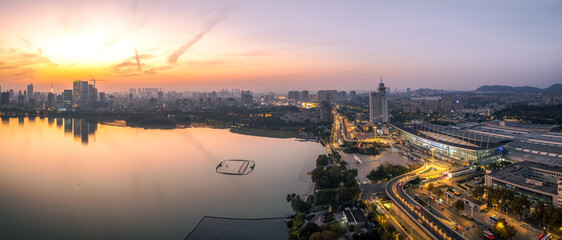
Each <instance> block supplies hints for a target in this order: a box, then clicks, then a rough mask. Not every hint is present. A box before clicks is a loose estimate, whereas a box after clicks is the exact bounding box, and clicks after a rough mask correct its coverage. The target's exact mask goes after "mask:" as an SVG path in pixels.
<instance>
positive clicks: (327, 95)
mask: <svg viewBox="0 0 562 240" xmlns="http://www.w3.org/2000/svg"><path fill="white" fill-rule="evenodd" d="M317 94H318V103H319V104H320V103H321V102H328V103H334V102H336V101H337V100H339V97H340V94H339V92H338V91H337V90H320V91H318V92H317Z"/></svg>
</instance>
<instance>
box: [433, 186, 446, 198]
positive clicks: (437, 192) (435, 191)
mask: <svg viewBox="0 0 562 240" xmlns="http://www.w3.org/2000/svg"><path fill="white" fill-rule="evenodd" d="M433 194H435V196H437V197H438V198H440V197H442V196H443V194H444V193H443V190H441V188H433Z"/></svg>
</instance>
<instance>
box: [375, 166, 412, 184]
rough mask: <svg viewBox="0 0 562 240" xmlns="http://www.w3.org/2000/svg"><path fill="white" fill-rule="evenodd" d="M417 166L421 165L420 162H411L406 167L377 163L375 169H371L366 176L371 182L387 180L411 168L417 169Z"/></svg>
mask: <svg viewBox="0 0 562 240" xmlns="http://www.w3.org/2000/svg"><path fill="white" fill-rule="evenodd" d="M419 167H421V165H420V164H412V165H409V166H408V167H404V166H402V165H394V164H388V163H385V164H382V165H379V166H378V167H377V169H376V170H375V169H373V170H371V172H369V174H368V175H367V178H368V179H369V180H370V181H371V182H376V181H379V180H388V179H391V178H393V177H396V176H399V175H402V174H404V173H407V172H410V171H412V170H415V169H418V168H419Z"/></svg>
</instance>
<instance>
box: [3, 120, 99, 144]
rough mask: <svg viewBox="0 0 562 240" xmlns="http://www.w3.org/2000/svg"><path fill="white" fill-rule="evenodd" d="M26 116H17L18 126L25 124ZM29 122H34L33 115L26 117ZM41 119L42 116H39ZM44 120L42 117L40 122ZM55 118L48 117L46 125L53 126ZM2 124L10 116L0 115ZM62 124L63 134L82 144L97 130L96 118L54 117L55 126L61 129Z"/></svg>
mask: <svg viewBox="0 0 562 240" xmlns="http://www.w3.org/2000/svg"><path fill="white" fill-rule="evenodd" d="M25 119H26V117H23V116H20V117H18V124H19V125H20V126H22V127H23V126H25ZM27 119H28V123H29V124H35V117H31V116H30V117H27ZM41 119H43V118H41ZM44 121H45V120H44V119H43V120H42V122H44ZM54 123H55V118H54V117H48V118H47V125H48V127H54V126H55V124H54ZM2 124H5V125H9V124H10V118H9V117H7V116H3V117H2ZM63 126H64V133H65V135H72V136H73V138H74V140H76V141H80V142H82V144H85V145H87V144H88V143H89V141H90V138H94V137H95V134H96V131H97V130H98V121H97V120H87V119H82V118H56V128H57V129H61V128H62V127H63Z"/></svg>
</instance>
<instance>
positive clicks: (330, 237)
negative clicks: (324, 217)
mask: <svg viewBox="0 0 562 240" xmlns="http://www.w3.org/2000/svg"><path fill="white" fill-rule="evenodd" d="M337 239H338V235H337V234H336V233H335V232H333V231H330V230H324V231H322V232H315V233H313V234H312V235H310V238H309V240H337Z"/></svg>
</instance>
